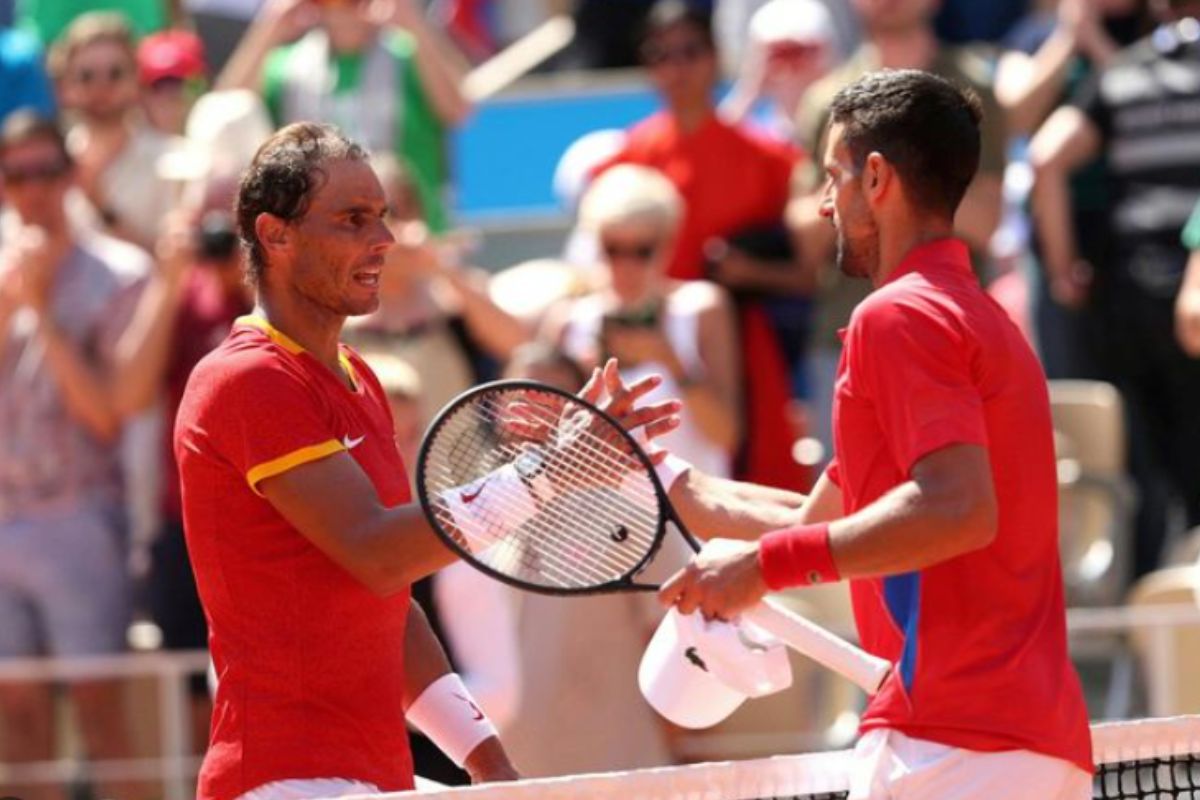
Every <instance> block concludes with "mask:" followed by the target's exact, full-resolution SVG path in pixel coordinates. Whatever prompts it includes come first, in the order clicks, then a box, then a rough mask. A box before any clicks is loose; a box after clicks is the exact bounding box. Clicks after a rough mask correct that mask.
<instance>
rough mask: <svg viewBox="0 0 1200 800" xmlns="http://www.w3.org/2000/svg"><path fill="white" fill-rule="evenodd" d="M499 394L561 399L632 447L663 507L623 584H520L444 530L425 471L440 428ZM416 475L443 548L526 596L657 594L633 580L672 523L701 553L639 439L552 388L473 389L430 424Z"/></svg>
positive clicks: (499, 384) (523, 383)
mask: <svg viewBox="0 0 1200 800" xmlns="http://www.w3.org/2000/svg"><path fill="white" fill-rule="evenodd" d="M497 391H512V392H516V391H528V392H535V393H538V394H551V395H557V396H559V397H561V398H563V399H564V400H566V401H567V402H569V403H572V404H574V405H576V406H579V407H580V408H582V409H583V410H585V411H588V412H590V413H593V414H596V415H597V416H599V417H600V418H601V419H603V420H604V421H606V422H607V423H608V424H609V425H611V426H612V428H613V430H614V431H616V432H617V433H618V434H619V435H620V436H621V437H622V438H623V439H624V440H625V442H626V443H627V444H628V445H629V450H630V452H631V453H632V454H633V455H635V456H636V457H637V459H638V461H640V462H641V465H642V467H643V468H644V469H645V471H646V473H647V474H648V476H649V478H650V481H651V483H652V485H653V486H654V494H655V499H656V501H657V502H658V506H659V508H658V515H657V516H658V521H657V530H655V533H654V540H653V542H651V544H650V547H649V548H648V549H647V550H646V553H645V555H643V556H642V557H641V558H640V559H639V560H638V561H637V563H635V564H634V565H633V566H632V567H630V568H629V569H628V570H626V571H625V572H624V573H623V574H622V575H621V576H620V577H619V578H615V579H614V580H611V581H607V582H605V583H602V584H597V585H594V586H581V587H554V586H545V585H542V584H537V583H530V582H527V581H524V580H521V579H520V578H515V577H513V576H511V575H508V574H506V573H504V572H501V571H499V570H497V569H493V568H492V567H491V566H489V565H488V564H486V563H484V562H483V561H481V560H479V559H477V558H475V556H474V554H473V553H471V552H469V551H468V550H467V549H466V548H465V547H463V546H462V545H461V544H459V542H458V541H456V540H455V538H454V536H453V535H452V534H451V533H450V532H449V531H447V530H445V528H444V527H443V524H442V522H441V520H440V518H439V516H438V514H437V512H436V509H435V505H434V503H435V498H434V497H431V496H430V493H429V489H428V488H427V487H426V485H425V484H426V482H425V479H424V476H425V465H426V463H427V462H428V460H429V456H430V451H431V450H432V448H433V443H434V442H435V441H436V440H437V436H438V432H439V431H440V430H441V428H442V427H443V426H445V425H446V424H447V423H449V421H450V420H451V419H453V417H454V416H455V414H456V413H457V412H458V411H459V409H460V408H461V407H462V406H464V405H466V404H467V403H469V402H470V401H472V400H474V399H475V398H476V397H477V396H479V395H483V394H489V393H495V392H497ZM416 470H417V473H416V474H417V480H416V485H417V498H418V499H419V500H420V502H421V509H422V510H423V511H424V512H425V517H426V518H427V519H428V520H429V524H430V527H432V528H433V532H434V533H435V534H437V536H438V538H439V539H441V540H442V542H443V543H444V544H445V545H446V546H447V547H449V548H450V549H451V550H452V551H453V552H454V553H455V554H456V555H458V556H459V557H460V558H462V559H463V560H464V561H467V562H469V563H470V564H471V566H473V567H475V568H476V569H478V570H480V571H481V572H483V573H485V574H486V575H488V576H489V577H492V578H495V579H496V580H498V581H502V582H503V583H506V584H508V585H509V586H513V587H515V588H517V589H523V590H525V591H530V592H537V593H538V594H545V595H553V596H557V597H565V596H573V595H576V596H584V595H593V594H608V593H611V592H657V591H658V590H659V588H660V587H658V586H656V585H654V584H650V583H638V582H637V581H636V580H634V578H636V577H637V576H638V575H639V574H640V573H641V572H642V571H643V570H644V569H646V567H647V566H649V565H650V562H652V561H653V560H654V557H655V556H656V555H657V554H658V551H659V550H661V549H662V545H663V542H664V541H665V540H666V537H667V522H668V521H671V522H674V523H675V526H676V527H677V528H678V529H679V532H680V534H681V535H682V536H683V538H684V539H685V540H687V543H688V545H689V546H690V547H691V548H692V550H693V551H695V552H697V553H698V552H700V543H699V542H698V541H697V540H696V538H695V537H694V536H692V534H691V532H690V531H688V530H687V528H686V527H684V525H683V522H682V521H681V520H680V519H679V517H678V515H677V514H675V510H674V508H672V506H671V503H670V500H669V499H668V498H667V493H666V491H665V490H664V489H663V485H662V482H661V481H660V480H659V479H658V473H657V472H656V471H655V469H654V464H653V462H651V461H650V457H649V456H647V455H646V452H645V450H644V449H642V446H641V445H640V444H639V443H638V441H637V439H635V438H634V437H633V435H632V434H630V433H629V431H627V430H626V429H625V426H623V425H622V424H621V423H620V422H618V421H617V419H616V418H615V417H613V416H612V415H611V414H609V413H608V412H607V411H605V410H603V409H601V408H599V407H597V406H596V405H595V404H594V403H590V402H588V401H587V400H584V399H583V398H581V397H579V396H578V395H574V394H571V393H570V392H568V391H565V390H563V389H559V388H557V387H555V386H550V385H548V384H544V383H539V382H538V381H530V380H512V379H509V380H498V381H489V382H487V383H481V384H479V385H478V386H474V387H472V388H470V389H468V390H467V391H465V392H462V393H461V394H459V395H458V396H457V397H455V398H454V399H453V400H451V401H450V402H449V403H447V404H446V406H445V407H444V408H443V409H442V410H441V411H439V412H438V414H437V416H436V417H434V420H433V422H431V423H430V425H429V429H428V430H427V431H426V432H425V437H424V438H423V439H422V440H421V447H420V450H419V451H418V453H417V464H416Z"/></svg>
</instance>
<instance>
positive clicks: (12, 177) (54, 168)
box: [0, 161, 70, 186]
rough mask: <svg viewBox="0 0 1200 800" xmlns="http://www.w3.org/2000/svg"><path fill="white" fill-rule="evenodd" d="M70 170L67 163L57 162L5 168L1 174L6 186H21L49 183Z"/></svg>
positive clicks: (0, 171)
mask: <svg viewBox="0 0 1200 800" xmlns="http://www.w3.org/2000/svg"><path fill="white" fill-rule="evenodd" d="M69 168H70V167H69V166H68V164H67V162H65V161H55V162H53V163H46V164H34V165H30V166H27V167H13V168H8V167H4V168H0V174H3V176H4V183H5V184H6V185H8V186H21V185H23V184H26V183H49V182H50V181H54V180H57V179H59V178H61V177H62V176H63V175H66V174H67V170H68V169H69Z"/></svg>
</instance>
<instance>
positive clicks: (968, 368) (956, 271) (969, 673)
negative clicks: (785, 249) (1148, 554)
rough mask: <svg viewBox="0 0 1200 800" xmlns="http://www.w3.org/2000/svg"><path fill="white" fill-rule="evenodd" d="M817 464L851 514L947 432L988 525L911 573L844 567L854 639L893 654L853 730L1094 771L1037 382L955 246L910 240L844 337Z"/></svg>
mask: <svg viewBox="0 0 1200 800" xmlns="http://www.w3.org/2000/svg"><path fill="white" fill-rule="evenodd" d="M843 341H844V342H845V347H844V349H843V351H842V357H841V363H840V364H839V366H838V374H837V382H836V384H835V391H834V411H833V414H834V417H833V424H834V441H835V451H836V458H835V460H834V463H833V464H832V465H831V466H830V469H829V475H830V478H831V479H832V480H833V481H834V482H835V483H836V484H837V485H838V486H840V487H841V490H842V495H843V499H844V505H845V513H846V514H852V513H854V512H855V511H857V510H859V509H860V508H863V507H864V506H866V505H869V504H870V503H872V502H874V501H875V500H877V499H878V498H879V497H880V496H881V495H883V494H884V493H886V492H887V491H889V490H890V489H892V488H894V487H895V486H897V485H899V484H901V483H903V482H904V481H906V480H908V478H909V477H910V473H911V470H912V467H913V465H914V464H915V463H916V462H917V461H919V460H920V459H921V458H922V457H923V456H926V455H929V454H930V453H933V452H934V451H936V450H939V449H941V448H943V447H947V446H949V445H954V444H975V445H982V446H984V447H986V448H987V450H988V457H989V460H990V462H991V468H992V474H993V479H994V481H995V488H996V498H997V502H998V505H999V509H1000V514H999V529H998V533H997V535H996V538H995V541H994V542H992V544H990V545H989V546H987V547H985V548H983V549H981V550H977V551H975V552H971V553H967V554H965V555H962V556H958V557H957V558H953V559H950V560H948V561H945V562H942V563H940V564H937V565H935V566H932V567H928V568H926V569H923V570H920V571H917V572H910V573H907V574H903V575H892V576H888V577H886V578H874V579H869V580H855V581H852V582H851V595H852V598H853V603H854V613H855V618H856V622H857V626H858V631H859V635H860V637H861V639H862V642H863V645H864V647H865V648H866V649H867V650H869V651H870V652H872V653H875V654H877V655H880V656H882V657H884V658H887V659H889V660H890V661H892V662H893V663H895V664H896V665H897V666H896V668H895V669H894V670H893V672H892V674H891V675H890V676H889V677H888V679H887V681H886V682H885V683H884V685H883V687H882V688H881V689H880V691H879V692H878V693H877V694H876V695H875V696H874V697H873V698H872V699H871V702H870V704H869V705H868V707H867V710H866V713H865V715H864V716H863V721H862V730H863V731H868V730H872V729H874V728H894V729H896V730H899V731H901V732H903V733H906V734H909V735H911V736H916V737H920V738H923V739H929V740H932V741H935V742H942V743H944V744H948V745H953V746H957V747H963V748H967V749H970V750H982V751H996V750H1011V749H1026V750H1033V751H1036V752H1040V753H1045V754H1047V755H1050V756H1054V757H1057V758H1062V759H1065V760H1068V761H1071V762H1074V763H1075V764H1078V765H1079V766H1080V767H1081V768H1083V769H1086V770H1088V771H1089V772H1090V771H1091V769H1092V756H1091V738H1090V736H1089V732H1088V718H1087V709H1086V707H1085V705H1084V700H1083V691H1082V688H1081V687H1080V683H1079V678H1078V676H1077V675H1076V673H1075V670H1074V668H1073V666H1072V664H1071V661H1070V659H1069V657H1068V655H1067V636H1066V614H1065V610H1064V604H1063V586H1062V570H1061V567H1060V565H1059V555H1058V494H1057V477H1056V471H1055V457H1054V445H1053V431H1052V428H1051V421H1050V402H1049V397H1048V394H1047V390H1046V379H1045V376H1044V375H1043V373H1042V369H1041V366H1040V365H1039V363H1038V361H1037V359H1036V357H1035V356H1034V354H1033V352H1032V350H1030V348H1029V346H1028V344H1027V343H1026V342H1025V340H1024V338H1023V337H1022V336H1021V333H1020V332H1019V331H1018V330H1017V328H1016V326H1015V325H1014V324H1013V323H1012V322H1011V321H1010V320H1009V318H1008V316H1007V315H1006V314H1005V313H1004V311H1003V310H1001V308H1000V306H998V305H997V304H996V303H995V302H994V301H992V299H991V298H990V297H988V296H987V295H986V294H985V293H984V292H983V290H982V289H981V288H980V287H979V284H978V282H977V280H976V278H975V275H974V273H973V272H972V270H971V263H970V256H969V255H968V252H967V247H966V245H964V244H963V243H961V242H959V241H955V240H951V239H946V240H940V241H935V242H932V243H928V244H924V245H921V246H918V247H916V248H914V249H913V250H912V251H910V252H909V253H908V255H907V256H905V258H904V260H903V261H902V262H901V264H900V265H899V266H898V267H897V268H896V270H895V271H894V272H893V273H892V274H891V275H890V276H889V277H888V279H887V281H886V283H885V284H884V285H883V286H880V287H879V288H878V289H877V290H876V291H874V292H873V293H872V294H871V295H870V296H868V297H867V299H866V300H864V301H863V302H862V303H861V304H860V305H859V306H858V308H857V309H855V311H854V314H853V315H852V316H851V319H850V326H849V328H848V330H847V331H845V332H844V334H843Z"/></svg>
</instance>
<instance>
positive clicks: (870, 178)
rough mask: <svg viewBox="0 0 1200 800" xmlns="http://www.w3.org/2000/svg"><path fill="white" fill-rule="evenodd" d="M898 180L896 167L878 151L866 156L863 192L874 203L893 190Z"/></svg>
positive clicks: (863, 171) (863, 172)
mask: <svg viewBox="0 0 1200 800" xmlns="http://www.w3.org/2000/svg"><path fill="white" fill-rule="evenodd" d="M895 180H896V169H895V167H893V166H892V165H891V164H890V163H889V162H888V160H887V159H886V158H884V157H883V155H882V154H880V153H879V152H877V151H872V152H871V153H870V154H869V155H868V156H867V158H866V162H865V163H864V164H863V169H862V181H863V193H864V194H865V195H866V197H867V199H868V200H869V201H871V202H872V203H877V202H879V201H880V200H882V199H883V196H884V195H885V194H887V193H888V191H890V190H891V188H892V184H893V183H894V182H895Z"/></svg>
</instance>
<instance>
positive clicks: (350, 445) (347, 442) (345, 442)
mask: <svg viewBox="0 0 1200 800" xmlns="http://www.w3.org/2000/svg"><path fill="white" fill-rule="evenodd" d="M366 438H367V435H366V434H365V433H364V434H363V435H362V436H360V437H358V438H357V439H351V438H350V434H348V433H347V434H346V435H345V436H343V437H342V446H343V447H345V448H346V449H347V450H353V449H354V448H356V447H358V446H359V445H360V444H362V443H363V439H366Z"/></svg>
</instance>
